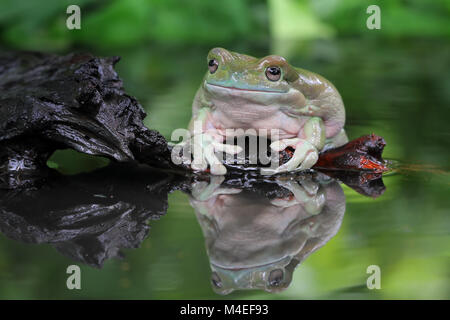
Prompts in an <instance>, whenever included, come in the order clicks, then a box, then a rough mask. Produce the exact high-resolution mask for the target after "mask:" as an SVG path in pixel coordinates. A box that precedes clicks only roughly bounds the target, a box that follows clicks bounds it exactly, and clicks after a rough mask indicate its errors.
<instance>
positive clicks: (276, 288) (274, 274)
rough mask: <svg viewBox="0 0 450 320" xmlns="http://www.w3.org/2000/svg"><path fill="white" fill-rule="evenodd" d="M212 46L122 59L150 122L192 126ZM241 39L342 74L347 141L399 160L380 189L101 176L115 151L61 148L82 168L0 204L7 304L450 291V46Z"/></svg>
mask: <svg viewBox="0 0 450 320" xmlns="http://www.w3.org/2000/svg"><path fill="white" fill-rule="evenodd" d="M281 48H282V50H281ZM208 49H209V48H186V49H185V50H184V51H183V50H179V49H177V50H175V49H174V48H172V49H170V48H167V49H165V50H163V49H159V50H156V49H155V48H135V49H133V50H130V51H129V52H118V53H115V54H120V55H121V56H122V57H123V59H122V61H121V62H120V63H119V65H118V66H117V69H118V71H119V73H120V75H121V76H122V77H123V78H124V83H125V86H126V87H127V90H128V91H129V92H130V93H131V94H133V95H135V96H137V98H138V99H139V101H141V103H142V104H143V106H144V107H145V108H146V109H147V111H148V113H149V116H148V118H147V119H146V124H147V125H148V126H149V127H152V128H156V129H158V130H160V131H161V132H162V133H163V134H165V135H166V136H170V132H171V131H172V130H173V129H174V128H179V127H185V126H186V124H187V122H188V121H189V118H190V103H191V101H192V98H193V95H194V93H195V90H196V89H197V86H198V85H199V83H200V79H201V77H202V74H203V72H204V70H205V68H206V67H205V65H206V63H205V56H206V52H207V51H208ZM230 49H234V50H236V51H241V52H246V53H249V54H253V55H265V54H268V53H269V51H270V52H271V53H279V54H283V55H285V56H286V57H287V58H288V60H289V61H290V62H291V63H292V64H293V65H296V66H301V67H304V68H306V69H310V70H313V71H316V72H318V73H320V74H322V75H324V76H325V77H327V78H328V79H330V80H331V81H332V82H333V83H334V84H335V85H336V87H337V88H338V89H339V90H340V92H341V94H342V96H343V99H344V102H345V105H346V111H347V125H346V128H347V132H348V135H349V137H350V138H351V139H353V138H356V137H359V136H360V135H363V134H367V133H372V132H373V133H376V134H377V135H380V136H383V137H384V138H385V140H386V142H387V146H386V149H385V152H384V157H385V158H387V159H392V160H396V161H397V162H398V163H399V164H398V168H397V169H396V170H395V171H394V172H392V173H390V174H388V175H386V176H384V177H383V182H384V185H385V187H386V189H385V191H384V193H383V194H382V195H381V196H379V197H377V198H375V199H374V198H372V197H367V196H364V195H361V194H360V193H358V192H356V191H355V190H354V189H352V188H351V187H349V186H348V185H346V184H344V183H338V182H337V181H335V180H333V179H331V178H329V177H326V176H324V175H315V176H312V177H311V176H307V177H297V178H296V181H291V180H282V181H278V182H276V181H270V182H263V181H253V180H248V179H247V180H245V179H244V178H240V180H239V179H237V180H236V179H235V180H233V181H209V180H208V179H207V180H208V181H195V179H193V178H192V177H182V176H174V175H169V174H166V173H161V172H154V171H149V170H148V169H145V168H140V169H132V168H117V167H112V168H108V167H107V168H103V169H97V170H94V169H95V168H97V167H101V166H103V165H105V161H104V160H102V159H100V160H99V159H93V158H89V157H85V156H81V155H78V154H75V153H73V152H59V153H57V154H56V155H55V156H54V157H53V158H52V162H51V163H52V164H53V165H54V166H57V167H58V169H59V170H60V171H61V172H63V173H70V174H74V175H73V176H70V177H64V176H56V177H55V179H54V180H52V181H51V183H50V184H49V185H48V186H47V187H45V188H43V189H42V190H39V191H36V192H31V193H28V194H21V195H17V194H16V195H14V194H10V193H8V194H3V196H2V199H1V200H0V231H1V232H2V233H1V234H0V298H10V299H14V298H18V299H27V298H43V299H46V298H120V299H134V298H139V299H140V298H143V299H176V298H193V299H196V298H199V299H208V298H214V299H217V298H221V297H227V298H237V299H238V298H250V299H253V298H258V299H259V298H261V299H315V298H324V299H330V298H332V299H335V298H337V299H341V298H350V299H352V298H359V299H360V298H364V299H366V298H367V299H387V298H419V299H430V298H438V299H442V298H447V299H448V298H450V232H449V230H450V209H449V208H450V198H449V196H448V195H449V182H450V179H449V177H450V176H449V167H450V165H449V164H450V163H449V155H450V153H449V141H450V139H449V138H450V130H449V127H448V119H449V116H450V110H449V106H450V74H449V73H448V72H447V70H449V67H450V45H449V44H448V43H445V42H444V41H438V40H436V41H420V40H409V41H404V42H402V43H398V42H397V43H395V44H393V43H379V42H376V41H372V42H371V41H366V42H363V43H362V42H360V41H357V40H345V41H336V42H322V41H319V42H314V43H307V44H289V45H284V46H283V45H280V50H279V51H277V50H270V49H269V48H264V47H258V46H256V47H252V48H247V47H245V45H239V44H236V47H234V48H230ZM180 51H183V55H182V56H181V55H180ZM98 54H103V55H106V54H108V53H101V52H100V53H98ZM173 61H177V63H176V64H174V63H172V62H173ZM88 170H91V172H90V173H84V174H80V172H82V171H88ZM92 170H94V171H92ZM242 182H246V186H247V187H246V188H240V189H239V188H236V186H237V185H239V183H242ZM208 183H209V189H207V187H208ZM220 183H222V186H221V189H219V185H220ZM378 183H380V182H379V181H378ZM214 185H216V187H217V188H213V186H214ZM353 187H354V183H353ZM376 187H378V188H380V185H379V184H377V185H376ZM191 190H193V192H190V191H191ZM287 190H290V191H292V192H293V193H294V194H296V195H297V197H289V192H287ZM214 191H215V192H214ZM166 199H167V201H166ZM148 225H149V226H150V228H148ZM36 242H38V243H39V244H35V243H36ZM119 257H121V258H119ZM71 264H77V265H79V266H80V267H81V274H82V279H81V286H82V289H81V290H72V291H71V290H68V289H67V288H66V279H67V277H68V275H67V274H66V268H67V266H69V265H71ZM371 265H376V266H379V268H380V270H381V289H379V290H376V289H375V290H369V289H368V288H367V286H366V281H367V278H368V277H369V276H370V275H369V274H367V272H366V270H367V268H368V266H371Z"/></svg>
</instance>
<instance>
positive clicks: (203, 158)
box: [189, 107, 242, 175]
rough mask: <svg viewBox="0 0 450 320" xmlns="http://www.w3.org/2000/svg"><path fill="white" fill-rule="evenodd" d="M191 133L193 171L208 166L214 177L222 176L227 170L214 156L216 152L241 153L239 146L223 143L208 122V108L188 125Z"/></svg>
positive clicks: (222, 138)
mask: <svg viewBox="0 0 450 320" xmlns="http://www.w3.org/2000/svg"><path fill="white" fill-rule="evenodd" d="M189 129H190V131H191V133H192V137H191V151H192V156H193V160H192V163H191V168H192V169H193V170H198V171H205V170H206V169H207V168H208V166H209V168H210V171H211V173H212V174H214V175H224V174H226V173H227V169H226V168H225V166H224V165H223V163H222V162H221V161H220V160H219V159H218V158H217V156H216V155H215V153H216V152H225V153H227V154H237V153H239V152H241V151H242V148H241V147H239V146H233V145H228V144H226V143H223V140H224V136H223V135H221V134H220V133H219V132H218V130H217V129H216V128H215V127H214V126H213V125H212V124H211V123H210V121H209V108H206V107H205V108H202V109H200V110H199V112H198V114H197V115H196V117H195V118H193V119H192V121H191V123H190V124H189Z"/></svg>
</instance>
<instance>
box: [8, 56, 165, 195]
mask: <svg viewBox="0 0 450 320" xmlns="http://www.w3.org/2000/svg"><path fill="white" fill-rule="evenodd" d="M118 61H119V58H118V57H111V58H97V57H94V56H93V55H90V54H77V53H73V54H69V55H65V56H58V55H53V54H44V53H38V52H10V53H3V54H0V92H1V95H0V146H1V148H0V179H1V181H0V183H1V184H2V186H3V187H5V186H6V187H8V188H15V187H18V186H26V185H27V184H34V183H35V182H36V176H45V175H46V173H47V172H48V170H47V167H46V161H47V160H48V158H49V157H50V156H51V154H52V153H53V152H54V151H55V150H57V149H65V148H72V149H75V150H77V151H80V152H83V153H87V154H92V155H98V156H105V157H108V158H110V159H114V160H116V161H119V162H129V161H135V160H137V161H139V162H144V163H147V164H150V165H153V166H157V167H162V168H168V167H172V164H171V161H170V151H169V148H168V145H167V142H166V140H165V139H164V137H163V136H162V135H160V134H159V133H158V132H157V131H154V130H150V129H148V128H146V127H145V126H144V125H143V123H142V121H143V119H144V118H145V116H146V114H145V112H144V109H143V108H142V106H141V105H140V104H139V102H138V101H137V100H136V99H135V98H134V97H132V96H130V95H128V94H127V93H126V92H125V91H124V89H123V85H122V81H121V79H120V78H119V77H118V75H117V73H116V72H115V70H114V65H115V63H117V62H118Z"/></svg>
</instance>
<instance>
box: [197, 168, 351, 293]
mask: <svg viewBox="0 0 450 320" xmlns="http://www.w3.org/2000/svg"><path fill="white" fill-rule="evenodd" d="M222 180H223V178H221V177H213V178H212V179H211V182H210V183H209V184H208V183H206V182H197V183H195V184H194V185H193V188H192V194H191V197H190V202H191V205H192V206H193V207H194V209H195V212H196V215H197V219H198V221H199V223H200V225H201V228H202V230H203V233H204V236H205V241H206V248H207V252H208V255H209V259H210V264H211V269H212V275H211V282H212V287H213V289H214V290H215V291H216V292H217V293H220V294H228V293H230V292H232V291H233V290H241V289H262V290H266V291H269V292H278V291H281V290H284V289H286V288H287V287H288V286H289V285H290V283H291V281H292V275H293V272H294V269H295V268H296V267H297V265H298V264H300V263H301V262H302V261H303V260H304V259H306V258H307V257H308V256H309V255H310V254H311V253H313V252H314V251H316V250H318V249H319V248H321V247H322V246H323V245H325V244H326V243H327V242H328V241H329V240H330V239H331V238H332V237H333V236H334V235H335V234H336V233H337V232H338V230H339V227H340V225H341V222H342V219H343V216H344V212H345V196H344V193H343V190H342V188H341V186H340V185H339V183H338V182H337V181H335V180H333V179H330V178H328V177H326V176H325V175H315V176H312V175H306V176H302V177H297V178H296V179H295V180H284V181H283V180H276V181H273V182H271V183H269V182H265V183H262V184H259V185H254V186H253V187H251V188H245V189H237V188H223V187H221V185H223V184H222V182H223V181H222Z"/></svg>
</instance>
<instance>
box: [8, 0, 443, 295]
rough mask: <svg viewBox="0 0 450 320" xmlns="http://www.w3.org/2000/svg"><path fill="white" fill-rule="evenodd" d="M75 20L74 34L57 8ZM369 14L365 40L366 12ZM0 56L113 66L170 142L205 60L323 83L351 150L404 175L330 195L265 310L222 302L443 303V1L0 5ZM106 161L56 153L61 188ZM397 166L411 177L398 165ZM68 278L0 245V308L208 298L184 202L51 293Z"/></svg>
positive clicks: (43, 250) (90, 0)
mask: <svg viewBox="0 0 450 320" xmlns="http://www.w3.org/2000/svg"><path fill="white" fill-rule="evenodd" d="M69 4H78V5H80V7H81V12H82V18H81V30H72V31H70V30H67V28H66V24H65V23H66V18H67V16H68V15H67V14H66V8H67V6H68V5H69ZM370 4H378V5H379V6H380V8H381V30H368V29H367V28H366V19H367V17H368V14H367V13H366V8H367V7H368V6H369V5H370ZM0 8H1V10H0V46H1V47H3V48H6V49H28V50H41V51H52V52H60V53H65V52H69V51H83V50H88V51H91V52H93V53H94V54H98V55H120V56H122V61H121V62H119V63H118V65H117V66H116V69H117V70H118V72H119V74H120V76H121V77H122V78H123V80H124V85H125V87H126V89H127V91H128V92H129V93H130V94H132V95H135V96H136V97H137V98H138V100H139V101H140V102H141V104H142V105H143V106H144V108H145V109H146V110H147V112H148V114H149V116H148V117H147V118H146V120H145V123H146V125H148V126H149V127H152V128H154V129H157V130H159V131H160V132H162V133H163V134H164V135H165V136H166V137H170V133H171V132H172V130H173V129H175V128H180V127H185V126H186V125H187V123H188V121H189V119H190V117H191V103H192V99H193V97H194V94H195V91H196V90H197V88H198V86H199V84H200V81H201V78H202V77H203V74H204V72H206V61H205V57H206V54H207V52H208V50H209V49H210V48H212V47H215V46H223V47H226V48H228V49H230V50H234V51H238V52H242V53H248V54H251V55H255V56H264V55H267V54H271V53H276V54H282V55H284V56H286V58H287V59H288V60H289V62H290V63H291V64H292V65H294V66H299V67H303V68H306V69H309V70H312V71H315V72H318V73H320V74H322V75H324V76H325V77H326V78H328V79H330V80H331V81H332V82H333V83H334V84H335V85H336V87H337V88H338V89H339V91H340V93H341V95H342V97H343V100H344V102H345V105H346V112H347V125H346V128H347V132H348V135H349V137H350V138H356V137H358V136H360V135H362V134H367V133H370V132H374V133H376V134H378V135H381V136H383V137H385V139H386V141H387V147H386V150H385V156H386V157H387V158H391V159H398V160H400V161H401V162H402V163H403V164H404V167H407V168H406V169H405V170H403V171H402V172H401V174H395V175H391V176H389V177H387V178H386V179H385V182H386V185H387V191H386V193H385V194H384V195H383V196H382V197H380V198H379V199H376V200H372V199H368V198H364V197H362V196H360V195H359V194H356V193H355V192H354V191H352V190H349V189H348V188H346V189H345V192H346V196H347V199H348V202H347V212H346V215H345V217H344V222H343V224H342V227H341V230H340V231H339V233H338V235H337V236H336V237H335V238H333V239H332V240H331V241H330V242H329V243H328V244H327V245H326V246H325V247H324V248H322V249H320V250H319V251H318V252H316V253H314V254H313V255H312V256H311V257H310V258H308V259H307V260H306V261H305V262H304V263H303V264H302V265H301V266H299V268H298V269H297V271H296V272H295V275H294V280H293V283H292V285H291V287H290V288H289V289H287V290H286V291H285V292H283V293H281V294H279V295H269V294H267V293H263V292H255V291H253V292H237V293H233V294H232V295H231V296H230V297H231V298H262V299H267V298H269V299H281V298H294V299H298V298H374V299H375V298H449V297H450V281H449V280H450V274H449V270H450V265H449V261H450V259H449V258H450V251H449V250H450V249H449V243H450V242H449V240H450V239H449V233H448V230H449V228H450V221H449V209H448V208H449V197H448V187H449V184H450V183H449V174H448V169H449V166H450V163H449V162H448V159H449V156H450V153H449V150H450V145H449V141H450V140H449V135H450V131H449V127H448V119H449V116H450V109H449V106H450V74H449V73H448V70H449V69H450V42H449V37H450V24H449V23H448V22H449V16H450V1H448V0H433V1H420V0H374V1H369V0H346V1H339V0H310V1H308V0H268V1H262V0H248V1H240V0H227V1H221V2H220V1H212V0H211V1H205V0H189V1H181V0H180V1H176V0H147V1H146V0H112V1H106V0H104V1H94V0H41V1H30V0H0ZM106 163H107V160H105V159H99V158H93V157H89V156H85V155H80V154H77V153H75V152H73V151H60V152H57V153H55V155H54V156H53V157H52V159H51V161H50V162H49V164H50V165H51V166H52V167H56V168H58V169H59V170H60V171H62V172H64V173H76V172H79V171H88V170H92V169H93V168H95V167H99V166H104V165H105V164H106ZM408 164H410V165H408ZM71 263H72V262H71V261H70V260H69V259H67V258H65V257H63V256H60V255H58V254H57V253H56V252H55V250H54V249H52V248H50V247H49V246H38V247H36V246H32V245H25V244H21V243H17V242H14V241H12V240H9V239H6V238H5V237H3V236H1V235H0V298H10V299H14V298H19V299H26V298H158V299H162V298H218V297H217V296H216V295H214V294H213V292H212V289H211V287H210V283H209V265H208V264H209V262H208V257H207V255H206V252H205V249H204V239H203V237H202V234H201V230H200V227H199V225H198V224H197V221H196V218H195V216H194V213H193V209H192V208H191V207H190V206H189V203H188V199H187V196H186V195H184V194H181V193H179V192H177V193H174V194H172V195H171V196H170V203H169V211H168V213H167V215H166V216H165V217H163V218H162V219H161V221H158V222H153V223H152V229H151V232H150V236H149V238H148V239H146V240H145V241H144V243H143V244H142V246H141V248H140V249H137V250H134V251H128V252H127V258H126V259H125V260H124V261H109V262H108V263H107V264H106V266H105V268H104V269H103V270H94V269H91V268H89V267H86V266H83V267H82V272H83V279H84V280H83V289H82V290H81V291H80V292H74V291H69V290H67V289H66V288H65V286H64V284H65V279H66V276H67V275H66V273H65V268H66V267H67V265H68V264H71ZM371 264H379V265H380V266H381V267H382V270H383V271H382V272H383V273H382V288H383V289H382V290H380V291H375V292H374V291H369V290H367V288H366V287H365V280H366V278H367V275H366V274H365V270H366V268H367V266H368V265H371Z"/></svg>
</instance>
